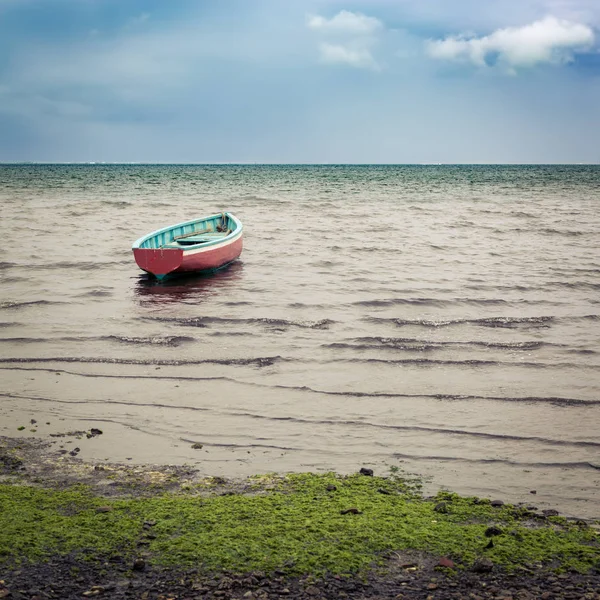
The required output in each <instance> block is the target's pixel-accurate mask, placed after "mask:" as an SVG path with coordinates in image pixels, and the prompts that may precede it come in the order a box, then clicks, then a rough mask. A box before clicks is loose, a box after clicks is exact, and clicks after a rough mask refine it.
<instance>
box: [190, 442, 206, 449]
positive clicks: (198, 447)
mask: <svg viewBox="0 0 600 600" xmlns="http://www.w3.org/2000/svg"><path fill="white" fill-rule="evenodd" d="M202 448H204V445H203V444H199V443H195V444H192V450H202Z"/></svg>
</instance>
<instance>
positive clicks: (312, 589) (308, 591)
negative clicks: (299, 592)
mask: <svg viewBox="0 0 600 600" xmlns="http://www.w3.org/2000/svg"><path fill="white" fill-rule="evenodd" d="M304 593H306V594H308V595H309V596H319V595H320V594H321V592H320V591H319V588H318V587H315V586H314V585H309V586H308V587H307V588H306V589H305V590H304Z"/></svg>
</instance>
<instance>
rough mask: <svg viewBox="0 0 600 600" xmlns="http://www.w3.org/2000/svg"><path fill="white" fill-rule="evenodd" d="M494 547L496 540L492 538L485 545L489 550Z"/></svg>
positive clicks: (485, 548)
mask: <svg viewBox="0 0 600 600" xmlns="http://www.w3.org/2000/svg"><path fill="white" fill-rule="evenodd" d="M493 547H494V540H490V541H489V542H488V543H487V545H486V546H484V547H483V549H484V550H489V549H490V548H493Z"/></svg>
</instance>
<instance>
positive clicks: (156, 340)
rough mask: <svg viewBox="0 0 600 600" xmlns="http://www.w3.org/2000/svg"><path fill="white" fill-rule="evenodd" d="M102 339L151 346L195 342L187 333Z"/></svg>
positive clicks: (116, 336) (110, 336)
mask: <svg viewBox="0 0 600 600" xmlns="http://www.w3.org/2000/svg"><path fill="white" fill-rule="evenodd" d="M100 339H103V340H109V341H116V342H120V343H123V344H134V345H142V346H144V345H151V346H172V347H176V346H181V345H182V344H184V343H186V342H193V341H194V338H193V337H190V336H187V335H169V336H165V337H160V336H156V337H130V336H120V335H107V336H104V337H102V338H100Z"/></svg>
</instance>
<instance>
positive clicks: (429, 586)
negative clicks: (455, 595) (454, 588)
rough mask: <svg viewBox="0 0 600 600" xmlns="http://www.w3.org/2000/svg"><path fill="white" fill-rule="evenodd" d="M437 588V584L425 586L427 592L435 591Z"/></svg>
mask: <svg viewBox="0 0 600 600" xmlns="http://www.w3.org/2000/svg"><path fill="white" fill-rule="evenodd" d="M439 587H440V586H439V585H438V584H437V583H430V584H429V585H428V586H427V589H428V590H437V589H438V588H439Z"/></svg>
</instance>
